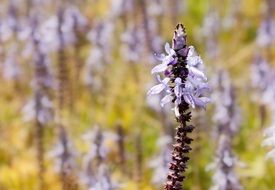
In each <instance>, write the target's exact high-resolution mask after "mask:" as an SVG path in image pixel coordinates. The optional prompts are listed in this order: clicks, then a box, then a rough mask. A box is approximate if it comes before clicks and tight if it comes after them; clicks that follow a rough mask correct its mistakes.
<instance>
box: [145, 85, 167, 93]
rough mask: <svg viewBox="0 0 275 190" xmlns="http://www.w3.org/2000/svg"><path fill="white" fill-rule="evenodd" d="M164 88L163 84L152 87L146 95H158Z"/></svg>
mask: <svg viewBox="0 0 275 190" xmlns="http://www.w3.org/2000/svg"><path fill="white" fill-rule="evenodd" d="M165 87H166V86H165V85H164V84H158V85H155V86H153V87H152V88H151V89H150V90H149V91H148V92H147V94H148V95H154V94H158V93H160V92H161V91H163V90H164V88H165Z"/></svg>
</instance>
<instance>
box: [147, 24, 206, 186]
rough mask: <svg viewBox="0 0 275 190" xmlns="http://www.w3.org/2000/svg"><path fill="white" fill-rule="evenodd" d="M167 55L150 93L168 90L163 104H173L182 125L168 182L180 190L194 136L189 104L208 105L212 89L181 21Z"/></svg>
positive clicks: (202, 106)
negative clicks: (187, 39)
mask: <svg viewBox="0 0 275 190" xmlns="http://www.w3.org/2000/svg"><path fill="white" fill-rule="evenodd" d="M165 51H166V53H167V55H164V54H161V55H159V56H157V59H158V60H159V61H161V62H162V63H161V64H159V65H157V66H155V67H154V68H153V69H152V71H151V73H152V74H154V73H162V74H163V75H164V76H165V78H164V79H161V78H160V76H159V75H158V81H159V82H160V83H159V84H157V85H155V86H153V87H152V88H151V89H150V90H149V91H148V95H154V94H158V93H160V92H162V91H164V90H165V92H166V95H165V96H164V98H163V99H162V100H161V106H163V105H164V104H166V103H169V102H172V103H174V111H175V116H176V120H177V121H178V122H179V126H178V127H177V131H176V137H175V139H176V141H175V144H174V145H173V151H172V153H171V154H172V159H171V161H170V165H169V170H170V172H169V173H168V174H167V181H166V183H165V189H166V190H181V189H182V181H183V180H184V179H185V176H184V174H183V173H184V172H185V170H186V168H187V161H188V160H189V157H188V153H189V152H190V150H191V147H190V146H189V145H190V143H191V141H192V140H193V139H191V138H189V137H188V136H187V135H188V133H190V132H192V131H193V129H194V127H193V126H192V125H188V124H187V123H188V122H189V121H190V120H191V113H190V112H189V105H190V106H191V107H192V108H195V107H198V108H205V106H206V104H207V103H208V102H209V101H210V100H209V98H207V97H205V96H204V94H205V92H207V91H208V90H209V87H208V84H207V83H206V81H207V78H206V76H205V75H204V73H203V62H202V60H201V58H200V57H199V56H198V55H197V53H196V52H195V50H194V47H193V46H189V47H187V45H186V33H185V29H184V27H183V25H182V24H178V25H177V27H176V30H175V32H174V38H173V45H172V48H170V45H169V44H168V43H166V44H165Z"/></svg>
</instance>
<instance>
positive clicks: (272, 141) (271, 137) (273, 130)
mask: <svg viewBox="0 0 275 190" xmlns="http://www.w3.org/2000/svg"><path fill="white" fill-rule="evenodd" d="M272 73H273V75H272V76H273V77H272V78H271V80H270V81H269V83H268V84H267V88H266V90H265V91H264V92H263V94H262V96H263V99H264V100H265V103H266V105H268V106H269V108H270V109H271V118H272V123H271V126H270V127H268V128H266V129H265V130H264V136H265V139H264V141H263V143H262V145H263V146H271V147H272V148H271V150H270V151H269V152H268V153H267V155H266V158H267V159H269V158H270V159H272V160H273V161H274V162H275V103H274V98H275V86H274V81H275V71H273V72H272Z"/></svg>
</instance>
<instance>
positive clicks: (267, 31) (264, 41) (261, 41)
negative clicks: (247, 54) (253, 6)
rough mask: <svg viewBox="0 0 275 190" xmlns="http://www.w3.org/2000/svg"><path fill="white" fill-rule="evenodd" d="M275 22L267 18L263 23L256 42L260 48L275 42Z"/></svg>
mask: <svg viewBox="0 0 275 190" xmlns="http://www.w3.org/2000/svg"><path fill="white" fill-rule="evenodd" d="M274 39H275V21H274V20H272V18H267V19H265V20H263V21H262V23H261V25H260V27H259V29H258V34H257V39H256V42H257V44H258V45H259V46H260V47H267V46H270V45H272V44H274V42H275V40H274Z"/></svg>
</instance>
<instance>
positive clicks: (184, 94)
mask: <svg viewBox="0 0 275 190" xmlns="http://www.w3.org/2000/svg"><path fill="white" fill-rule="evenodd" d="M178 44H181V43H178ZM177 46H179V45H177ZM165 50H166V53H167V54H168V55H166V56H165V55H164V54H161V55H159V56H158V57H157V59H158V60H160V61H162V63H161V64H160V65H157V66H155V67H154V68H153V69H152V73H160V72H163V73H164V75H165V76H167V74H166V72H168V73H171V71H169V65H174V64H176V63H177V57H176V52H175V51H174V50H173V49H171V48H170V45H169V44H168V43H166V45H165ZM186 60H187V65H186V68H187V69H188V76H187V81H186V82H185V84H184V83H182V81H181V78H176V79H175V88H174V93H175V95H176V101H175V103H176V105H178V104H180V103H181V102H182V98H183V100H184V101H185V102H186V103H188V104H189V105H191V107H192V108H195V107H198V108H205V107H206V105H207V103H209V102H210V99H209V98H207V97H204V96H203V94H204V93H205V92H208V91H209V90H210V88H209V86H208V84H207V83H206V81H207V78H206V76H205V74H204V73H203V61H202V60H201V58H200V56H199V55H197V53H196V51H195V49H194V47H193V46H189V47H188V54H187V58H186ZM158 80H159V82H160V84H158V85H155V86H153V87H152V88H151V89H150V90H149V91H148V95H154V94H159V93H160V92H162V91H163V90H166V92H167V95H166V96H165V97H164V98H163V99H162V100H161V106H164V104H166V103H169V102H171V101H172V100H173V96H172V95H171V90H170V89H169V86H168V84H169V82H171V81H170V78H167V77H166V78H164V79H163V80H161V79H160V76H158Z"/></svg>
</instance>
